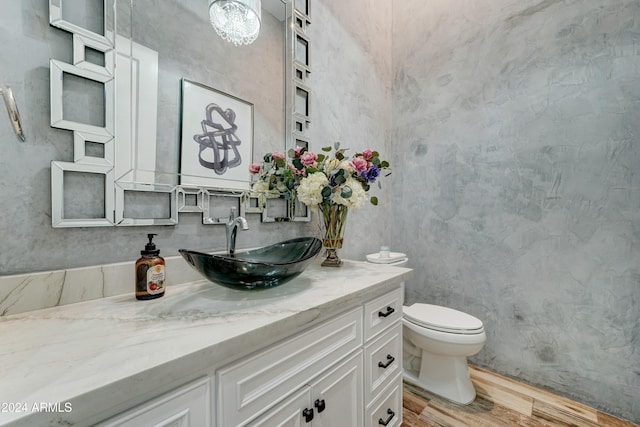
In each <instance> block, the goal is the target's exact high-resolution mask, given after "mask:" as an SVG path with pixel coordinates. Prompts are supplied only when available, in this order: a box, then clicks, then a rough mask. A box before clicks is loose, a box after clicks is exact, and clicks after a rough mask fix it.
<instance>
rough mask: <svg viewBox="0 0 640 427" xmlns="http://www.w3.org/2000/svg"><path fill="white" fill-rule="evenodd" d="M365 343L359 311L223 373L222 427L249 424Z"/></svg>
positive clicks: (220, 382)
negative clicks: (251, 420) (275, 403)
mask: <svg viewBox="0 0 640 427" xmlns="http://www.w3.org/2000/svg"><path fill="white" fill-rule="evenodd" d="M362 343H363V341H362V308H357V309H355V310H352V311H350V312H348V313H346V314H343V315H341V316H338V317H336V318H335V319H332V320H330V321H328V322H326V323H324V324H322V325H320V326H317V327H315V328H313V329H311V330H309V331H306V332H304V333H302V334H301V335H299V336H296V337H294V338H292V339H289V340H287V341H284V342H282V343H280V344H276V345H274V346H272V347H268V348H267V349H266V350H264V351H263V352H261V353H259V354H257V355H255V356H251V357H248V358H247V359H244V360H242V361H240V362H238V363H234V364H232V365H230V366H228V367H226V368H224V369H221V370H219V371H218V372H217V374H216V377H217V384H218V387H217V401H218V408H220V411H219V417H220V418H219V423H218V425H221V426H238V425H243V424H244V423H246V422H247V421H249V420H250V419H252V418H253V417H255V416H256V415H258V414H260V413H261V412H263V411H264V410H265V409H267V408H268V407H269V406H271V405H272V404H273V403H274V402H277V401H278V400H280V399H281V398H283V397H285V396H287V395H288V394H289V393H290V392H291V390H297V389H299V388H301V387H302V386H303V385H305V384H306V383H308V382H309V381H310V380H311V379H312V378H313V377H314V376H315V375H317V374H318V373H320V372H322V371H323V370H325V369H326V368H327V367H329V366H331V365H332V364H333V363H335V362H337V361H339V360H340V359H342V358H343V357H345V356H346V355H348V354H349V353H351V352H353V351H355V350H357V349H358V348H361V346H362Z"/></svg>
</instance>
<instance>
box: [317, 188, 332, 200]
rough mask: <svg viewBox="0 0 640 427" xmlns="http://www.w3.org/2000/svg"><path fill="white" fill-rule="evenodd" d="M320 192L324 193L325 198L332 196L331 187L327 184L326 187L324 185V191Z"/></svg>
mask: <svg viewBox="0 0 640 427" xmlns="http://www.w3.org/2000/svg"><path fill="white" fill-rule="evenodd" d="M320 194H322V198H323V199H328V198H329V197H331V187H329V186H328V185H325V186H324V187H322V192H321V193H320Z"/></svg>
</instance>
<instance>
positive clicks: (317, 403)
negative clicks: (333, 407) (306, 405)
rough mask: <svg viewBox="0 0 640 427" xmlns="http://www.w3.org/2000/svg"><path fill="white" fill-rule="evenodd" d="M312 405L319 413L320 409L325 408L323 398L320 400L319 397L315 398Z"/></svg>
mask: <svg viewBox="0 0 640 427" xmlns="http://www.w3.org/2000/svg"><path fill="white" fill-rule="evenodd" d="M313 406H315V407H316V409H317V410H318V413H321V412H322V411H324V410H325V408H326V407H327V406H326V405H325V404H324V399H322V400H320V399H316V401H315V403H314V404H313Z"/></svg>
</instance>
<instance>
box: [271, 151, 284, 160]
mask: <svg viewBox="0 0 640 427" xmlns="http://www.w3.org/2000/svg"><path fill="white" fill-rule="evenodd" d="M271 158H273V159H284V154H282V153H279V152H277V151H274V152H273V153H271Z"/></svg>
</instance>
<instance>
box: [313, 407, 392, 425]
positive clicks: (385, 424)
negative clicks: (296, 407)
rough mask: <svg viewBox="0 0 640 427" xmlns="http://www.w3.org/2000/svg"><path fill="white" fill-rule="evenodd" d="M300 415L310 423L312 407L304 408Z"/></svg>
mask: <svg viewBox="0 0 640 427" xmlns="http://www.w3.org/2000/svg"><path fill="white" fill-rule="evenodd" d="M302 416H303V417H304V422H305V423H310V422H311V421H312V420H313V409H309V408H305V409H304V411H302ZM385 425H386V424H385Z"/></svg>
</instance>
